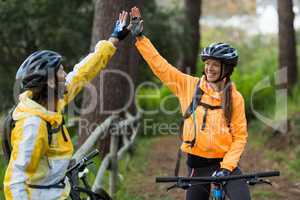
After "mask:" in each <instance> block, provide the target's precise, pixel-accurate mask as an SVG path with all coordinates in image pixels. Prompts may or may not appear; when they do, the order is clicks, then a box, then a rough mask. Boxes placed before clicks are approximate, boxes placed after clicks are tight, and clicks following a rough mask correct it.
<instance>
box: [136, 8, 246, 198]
mask: <svg viewBox="0 0 300 200" xmlns="http://www.w3.org/2000/svg"><path fill="white" fill-rule="evenodd" d="M131 19H132V22H131V24H133V27H132V28H131V31H132V33H133V35H135V36H136V37H137V42H136V47H137V49H138V51H139V52H140V54H141V55H142V56H143V58H144V59H145V61H146V62H147V63H148V65H149V66H150V68H151V70H152V71H153V73H154V74H155V75H156V76H157V77H158V78H159V79H160V80H161V81H162V82H163V83H164V84H166V85H167V86H168V87H169V88H170V90H171V91H172V92H173V93H174V94H175V95H176V96H177V97H178V98H179V101H180V105H181V110H182V112H183V113H185V112H186V110H191V112H190V115H187V116H184V117H185V118H186V119H185V122H184V127H183V135H182V140H183V143H182V145H181V150H182V151H183V152H185V153H186V154H187V165H188V169H189V175H190V176H211V175H214V176H227V175H230V174H241V171H240V169H239V167H238V162H239V160H240V157H241V154H242V153H243V151H244V148H245V145H246V143H247V122H246V118H245V110H244V99H243V97H242V95H241V94H240V93H239V92H238V91H237V90H236V88H235V86H234V84H233V83H232V81H231V80H230V76H231V74H232V72H233V69H234V67H235V66H236V65H237V61H238V54H237V51H236V49H234V48H232V47H231V46H230V45H228V44H225V43H214V44H211V45H209V46H208V47H206V48H205V49H203V51H202V53H201V58H202V60H203V61H204V63H205V68H204V75H203V76H202V77H201V78H199V77H193V76H190V75H187V74H184V73H182V72H180V71H178V70H177V69H176V68H175V67H173V66H172V65H171V64H169V63H168V62H167V61H166V60H165V59H164V58H163V57H162V56H160V54H159V53H158V52H157V50H156V49H155V47H154V46H153V45H152V44H151V42H150V40H149V39H148V38H146V37H145V36H143V34H142V31H143V21H142V20H141V15H140V12H139V9H138V8H136V7H134V8H132V10H131ZM195 95H198V97H199V98H198V101H197V102H194V101H195V99H196V98H194V96H195ZM192 101H193V103H192V104H191V102H192ZM225 191H226V194H227V196H228V197H229V198H230V199H231V200H248V199H250V194H249V190H248V186H247V184H246V182H245V181H241V180H237V181H230V182H228V183H227V184H226V187H225ZM209 193H210V185H208V184H207V185H200V186H195V187H192V188H190V189H189V190H188V191H187V193H186V199H187V200H196V199H197V200H198V199H201V200H208V198H209Z"/></svg>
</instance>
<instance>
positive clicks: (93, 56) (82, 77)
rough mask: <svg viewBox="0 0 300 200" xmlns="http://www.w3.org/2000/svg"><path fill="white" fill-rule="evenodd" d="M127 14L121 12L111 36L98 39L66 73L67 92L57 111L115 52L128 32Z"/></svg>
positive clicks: (73, 96) (94, 75) (104, 65)
mask: <svg viewBox="0 0 300 200" xmlns="http://www.w3.org/2000/svg"><path fill="white" fill-rule="evenodd" d="M127 15H128V13H127V12H125V11H123V12H121V13H120V14H119V19H118V20H117V21H116V25H115V27H114V30H113V32H112V34H111V37H110V38H109V39H108V40H102V41H99V42H98V43H97V44H96V47H95V50H94V52H92V53H90V54H89V55H88V56H86V57H85V58H84V59H83V60H82V61H81V62H80V63H78V64H76V65H75V67H74V69H73V71H71V72H70V73H69V74H68V75H67V77H66V88H67V93H66V94H65V95H64V98H63V99H62V100H60V101H59V102H58V105H57V110H58V111H61V110H63V108H64V106H65V105H66V104H68V103H70V101H72V100H73V99H74V98H75V96H76V95H77V94H78V93H79V92H80V91H81V89H82V88H83V87H84V86H85V85H86V84H87V83H89V82H90V81H91V80H92V79H93V78H95V77H96V75H97V74H98V73H99V72H100V71H101V70H102V69H104V68H105V67H106V65H107V63H108V61H109V60H110V59H111V57H112V56H113V55H114V53H115V52H116V46H117V44H118V43H119V41H120V40H123V39H124V38H125V37H126V36H127V35H128V34H129V30H128V29H127V27H126V20H127Z"/></svg>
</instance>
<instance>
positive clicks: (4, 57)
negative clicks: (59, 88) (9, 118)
mask: <svg viewBox="0 0 300 200" xmlns="http://www.w3.org/2000/svg"><path fill="white" fill-rule="evenodd" d="M0 13H1V15H0V27H1V29H0V54H1V60H0V84H1V85H2V86H5V87H1V88H0V101H1V102H2V104H1V107H0V110H2V111H3V110H4V109H7V108H8V107H10V106H12V104H13V103H14V101H13V95H12V94H13V93H12V89H13V84H14V77H15V72H16V70H17V68H18V66H20V64H21V63H22V61H23V60H24V59H25V58H26V57H27V56H28V55H30V54H31V53H32V52H34V51H36V50H40V49H50V50H54V51H57V52H59V53H61V54H62V55H63V56H64V59H65V60H66V61H67V66H72V65H74V64H75V63H76V62H77V61H78V60H79V58H80V57H81V56H83V55H85V54H87V52H88V49H89V44H90V35H91V30H92V19H93V2H92V0H65V1H59V0H51V1H45V0H9V1H1V2H0ZM66 70H68V68H67V69H66Z"/></svg>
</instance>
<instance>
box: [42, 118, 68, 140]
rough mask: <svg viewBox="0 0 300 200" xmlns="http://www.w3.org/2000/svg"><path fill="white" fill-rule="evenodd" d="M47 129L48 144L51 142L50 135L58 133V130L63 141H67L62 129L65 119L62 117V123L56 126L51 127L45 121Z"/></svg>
mask: <svg viewBox="0 0 300 200" xmlns="http://www.w3.org/2000/svg"><path fill="white" fill-rule="evenodd" d="M46 123H47V131H48V144H49V146H50V144H51V142H52V135H53V134H55V133H58V132H59V131H60V130H61V131H62V136H63V138H64V141H65V142H67V141H68V138H67V136H66V133H65V130H64V126H63V125H64V124H65V120H64V118H63V120H62V123H61V124H60V125H59V126H58V127H57V128H53V127H52V126H51V124H50V123H49V122H47V121H46Z"/></svg>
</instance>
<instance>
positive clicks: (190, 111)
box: [180, 80, 204, 147]
mask: <svg viewBox="0 0 300 200" xmlns="http://www.w3.org/2000/svg"><path fill="white" fill-rule="evenodd" d="M203 93H204V92H203V91H202V89H201V88H200V80H199V81H198V83H197V86H196V89H195V93H194V96H193V99H192V102H191V103H190V105H189V107H188V108H187V110H186V111H185V113H184V115H183V118H182V122H181V127H180V131H181V132H180V134H181V138H182V134H183V125H184V121H185V120H186V119H187V118H189V117H190V116H191V115H192V114H193V113H194V112H195V110H196V108H197V106H198V105H199V102H201V97H202V95H203ZM196 135H197V133H196V128H195V130H194V137H193V139H192V140H191V141H183V142H184V143H186V144H189V145H190V146H191V147H194V145H195V143H196Z"/></svg>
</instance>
